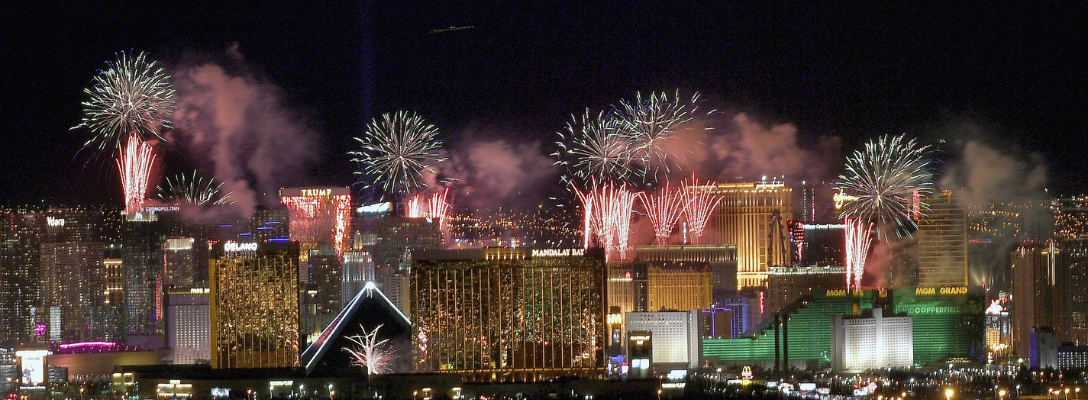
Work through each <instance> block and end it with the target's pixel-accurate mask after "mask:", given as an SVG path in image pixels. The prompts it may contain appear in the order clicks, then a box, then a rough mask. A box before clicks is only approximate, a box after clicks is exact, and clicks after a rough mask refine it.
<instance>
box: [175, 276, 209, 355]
mask: <svg viewBox="0 0 1088 400" xmlns="http://www.w3.org/2000/svg"><path fill="white" fill-rule="evenodd" d="M209 295H210V293H209V290H208V289H207V288H189V289H185V290H174V291H171V292H169V293H167V295H166V347H167V348H169V349H170V356H171V358H170V359H171V362H172V363H173V364H203V363H209V362H211V359H212V350H211V343H212V339H211V331H212V328H211V307H210V304H209Z"/></svg>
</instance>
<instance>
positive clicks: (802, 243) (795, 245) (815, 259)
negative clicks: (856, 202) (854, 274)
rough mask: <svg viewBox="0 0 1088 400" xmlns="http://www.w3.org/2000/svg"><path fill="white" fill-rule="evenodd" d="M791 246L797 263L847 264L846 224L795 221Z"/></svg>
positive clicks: (814, 264) (813, 264)
mask: <svg viewBox="0 0 1088 400" xmlns="http://www.w3.org/2000/svg"><path fill="white" fill-rule="evenodd" d="M791 231H792V232H791V233H792V234H791V235H790V248H791V249H792V251H793V261H794V264H796V265H805V266H838V267H841V266H843V265H846V225H843V224H809V223H803V222H800V221H793V223H792V227H791Z"/></svg>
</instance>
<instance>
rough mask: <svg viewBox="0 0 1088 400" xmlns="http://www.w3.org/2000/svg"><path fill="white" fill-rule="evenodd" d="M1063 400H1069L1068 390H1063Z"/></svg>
mask: <svg viewBox="0 0 1088 400" xmlns="http://www.w3.org/2000/svg"><path fill="white" fill-rule="evenodd" d="M1065 400H1069V388H1065Z"/></svg>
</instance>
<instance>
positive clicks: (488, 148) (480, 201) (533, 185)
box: [440, 139, 557, 209]
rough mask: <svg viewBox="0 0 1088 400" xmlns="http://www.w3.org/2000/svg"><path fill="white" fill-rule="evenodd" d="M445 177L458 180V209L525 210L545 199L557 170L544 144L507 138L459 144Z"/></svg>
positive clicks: (466, 140) (442, 168)
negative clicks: (545, 151) (500, 208)
mask: <svg viewBox="0 0 1088 400" xmlns="http://www.w3.org/2000/svg"><path fill="white" fill-rule="evenodd" d="M454 143H458V144H456V145H455V146H454V147H452V148H451V149H450V153H449V160H448V161H447V162H445V163H444V164H445V165H443V166H441V171H440V172H441V174H442V175H443V176H445V177H447V178H451V179H454V180H455V181H454V183H453V185H454V186H455V187H456V188H457V194H458V195H459V196H458V198H457V199H456V201H457V203H458V204H456V206H457V207H458V208H461V207H472V208H479V209H485V208H499V207H519V206H521V207H525V206H528V205H531V204H536V203H535V202H536V201H540V200H542V199H543V198H544V196H545V193H546V192H547V189H549V188H550V187H552V186H553V185H554V183H553V182H554V180H555V177H556V172H557V168H556V167H555V165H553V161H552V159H551V158H549V157H548V156H546V155H545V154H544V152H543V151H542V149H541V148H540V146H541V145H540V142H526V143H511V142H509V141H507V140H505V139H493V140H471V139H464V140H460V141H456V142H454Z"/></svg>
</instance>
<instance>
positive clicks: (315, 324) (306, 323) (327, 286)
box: [299, 247, 343, 346]
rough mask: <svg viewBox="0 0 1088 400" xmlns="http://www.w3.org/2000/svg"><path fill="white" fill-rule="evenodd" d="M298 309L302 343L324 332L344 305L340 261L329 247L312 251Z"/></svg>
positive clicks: (306, 343)
mask: <svg viewBox="0 0 1088 400" xmlns="http://www.w3.org/2000/svg"><path fill="white" fill-rule="evenodd" d="M308 259H309V261H308V265H307V266H306V267H305V268H306V276H305V278H306V279H305V280H304V281H303V282H302V283H301V285H302V296H301V301H300V304H299V308H300V310H301V312H302V314H301V317H300V319H301V320H300V322H299V324H300V325H299V326H300V329H302V334H303V337H304V338H305V339H306V340H305V343H303V345H304V346H305V345H309V344H310V343H313V341H314V340H315V339H316V338H317V336H320V335H321V332H322V331H324V330H325V327H326V326H328V325H329V323H330V322H332V319H333V318H335V317H336V314H337V313H339V312H340V309H341V307H342V305H343V304H342V301H341V299H342V297H340V296H341V291H342V287H341V279H340V272H341V271H340V261H339V259H338V258H337V257H336V253H334V252H333V251H332V250H330V249H329V248H328V247H322V248H318V249H313V250H310V256H309V257H308Z"/></svg>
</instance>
